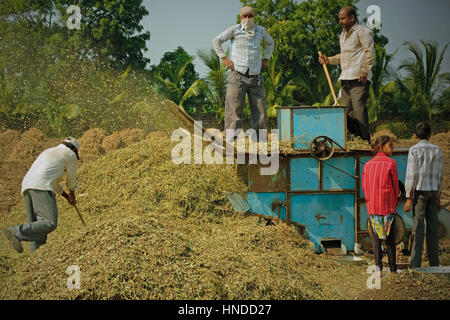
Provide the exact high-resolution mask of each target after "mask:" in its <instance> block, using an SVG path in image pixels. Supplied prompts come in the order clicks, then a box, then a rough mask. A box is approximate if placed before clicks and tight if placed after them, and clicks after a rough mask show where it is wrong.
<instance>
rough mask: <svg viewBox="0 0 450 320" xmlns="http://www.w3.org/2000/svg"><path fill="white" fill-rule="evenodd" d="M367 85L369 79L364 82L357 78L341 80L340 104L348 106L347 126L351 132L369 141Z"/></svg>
mask: <svg viewBox="0 0 450 320" xmlns="http://www.w3.org/2000/svg"><path fill="white" fill-rule="evenodd" d="M369 85H370V82H369V81H367V82H366V83H365V84H364V83H362V82H359V81H358V79H355V80H341V86H342V89H341V98H342V104H343V105H344V106H348V107H349V109H348V113H347V115H348V117H347V128H348V130H349V131H350V132H351V133H353V134H355V135H357V136H360V137H361V138H362V139H363V140H366V141H370V133H369V113H368V111H367V107H366V104H367V98H368V97H369Z"/></svg>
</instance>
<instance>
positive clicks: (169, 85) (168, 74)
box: [152, 57, 194, 104]
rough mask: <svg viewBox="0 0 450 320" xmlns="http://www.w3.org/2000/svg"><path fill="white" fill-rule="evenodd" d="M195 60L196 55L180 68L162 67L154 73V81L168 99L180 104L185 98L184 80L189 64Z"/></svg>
mask: <svg viewBox="0 0 450 320" xmlns="http://www.w3.org/2000/svg"><path fill="white" fill-rule="evenodd" d="M193 60H194V57H191V58H190V59H188V60H187V61H186V62H185V63H184V64H183V65H182V66H181V67H180V68H179V69H178V70H174V71H173V70H170V69H169V68H165V67H161V68H159V70H158V71H157V72H154V73H153V75H152V76H153V77H152V78H153V81H154V83H155V84H156V86H157V88H158V90H159V92H160V93H161V94H162V95H163V96H165V97H166V98H167V99H170V100H172V101H173V102H175V103H176V104H179V103H180V102H181V100H182V99H183V95H184V92H183V89H182V81H183V75H184V73H185V72H186V68H187V67H188V65H189V64H190V63H191V62H192V61H193Z"/></svg>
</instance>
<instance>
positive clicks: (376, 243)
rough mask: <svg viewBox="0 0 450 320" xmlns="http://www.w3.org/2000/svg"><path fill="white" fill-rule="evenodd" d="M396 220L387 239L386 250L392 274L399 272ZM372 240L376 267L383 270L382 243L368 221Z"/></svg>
mask: <svg viewBox="0 0 450 320" xmlns="http://www.w3.org/2000/svg"><path fill="white" fill-rule="evenodd" d="M394 224H395V218H394V221H393V222H392V225H391V231H389V235H388V237H387V239H386V247H387V248H386V250H387V256H388V261H389V269H390V270H391V272H397V262H396V257H395V253H396V252H395V227H394ZM367 229H368V230H369V235H370V239H372V247H373V254H374V258H375V265H376V266H377V267H378V268H380V271H381V270H383V251H382V250H381V242H382V240H380V239H379V238H378V235H377V233H376V232H375V231H374V230H373V229H372V224H371V223H370V221H368V228H367Z"/></svg>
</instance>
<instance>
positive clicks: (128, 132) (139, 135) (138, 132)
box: [119, 129, 145, 147]
mask: <svg viewBox="0 0 450 320" xmlns="http://www.w3.org/2000/svg"><path fill="white" fill-rule="evenodd" d="M119 136H120V139H121V140H122V142H123V145H124V146H125V147H126V146H129V145H130V144H133V143H136V142H139V141H142V140H144V139H145V132H144V130H142V129H124V130H122V131H120V132H119Z"/></svg>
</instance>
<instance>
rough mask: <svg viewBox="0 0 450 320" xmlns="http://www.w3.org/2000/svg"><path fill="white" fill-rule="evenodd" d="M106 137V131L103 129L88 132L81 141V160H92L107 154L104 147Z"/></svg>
mask: <svg viewBox="0 0 450 320" xmlns="http://www.w3.org/2000/svg"><path fill="white" fill-rule="evenodd" d="M105 136H106V131H105V130H103V129H99V128H93V129H89V130H88V131H86V132H85V133H84V135H83V136H82V137H81V138H80V139H79V143H80V158H82V159H83V160H92V159H96V158H98V157H100V156H102V155H103V154H105V150H104V149H103V147H102V142H103V139H104V138H105Z"/></svg>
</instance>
